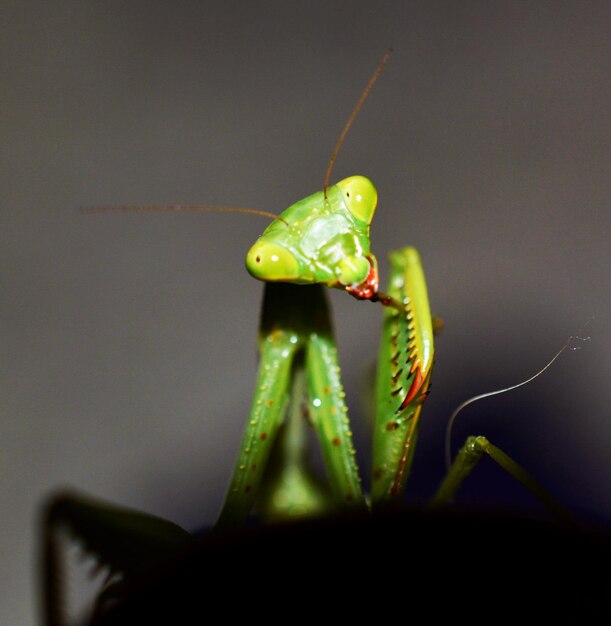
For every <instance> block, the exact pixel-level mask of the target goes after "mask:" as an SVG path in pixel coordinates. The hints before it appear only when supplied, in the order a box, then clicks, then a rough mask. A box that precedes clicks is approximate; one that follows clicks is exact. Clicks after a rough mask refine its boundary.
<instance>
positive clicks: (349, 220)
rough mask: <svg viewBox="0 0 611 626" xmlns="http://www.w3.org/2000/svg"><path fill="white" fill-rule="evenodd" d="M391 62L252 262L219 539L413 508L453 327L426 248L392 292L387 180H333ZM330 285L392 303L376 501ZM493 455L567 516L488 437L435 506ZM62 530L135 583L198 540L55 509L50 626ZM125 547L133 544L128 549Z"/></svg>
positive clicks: (387, 317)
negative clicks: (443, 315)
mask: <svg viewBox="0 0 611 626" xmlns="http://www.w3.org/2000/svg"><path fill="white" fill-rule="evenodd" d="M389 56H390V51H389V52H387V53H386V55H385V56H384V58H383V59H382V61H381V62H380V64H379V65H378V67H377V68H376V70H375V72H374V74H373V76H372V77H371V79H370V80H369V82H368V84H367V86H366V88H365V90H364V91H363V93H362V95H361V98H360V100H359V102H358V103H357V105H356V107H355V109H354V111H353V113H352V115H351V116H350V118H349V120H348V122H347V124H346V126H345V128H344V131H343V132H342V135H341V136H340V139H339V141H338V143H337V145H336V147H335V149H334V151H333V154H332V157H331V159H330V162H329V166H328V168H327V172H326V175H325V180H324V183H323V188H322V190H321V191H318V192H316V193H314V194H312V195H310V196H308V197H307V198H305V199H303V200H300V201H298V202H296V203H294V204H292V205H291V206H290V207H289V208H288V209H286V210H285V211H284V212H282V213H281V214H280V215H279V216H274V219H273V221H272V222H271V224H270V225H269V226H268V227H267V228H266V229H265V231H264V233H263V234H262V235H261V237H260V238H259V239H258V240H257V241H256V242H255V243H254V244H253V245H252V247H251V248H250V250H249V252H248V253H247V256H246V268H247V270H248V272H249V273H250V274H251V275H252V276H253V277H255V278H256V279H259V280H261V281H264V282H265V293H264V300H263V308H262V315H261V326H260V332H259V352H260V363H259V374H258V379H257V383H256V388H255V393H254V397H253V401H252V408H251V411H250V415H249V417H248V420H247V425H246V430H245V433H244V436H243V440H242V445H241V447H240V450H239V453H238V457H237V461H236V465H235V470H234V474H233V477H232V479H231V483H230V486H229V490H228V493H227V497H226V500H225V504H224V506H223V509H222V511H221V513H220V516H219V519H218V521H217V524H216V526H215V532H218V533H221V532H223V531H226V530H228V529H235V528H240V527H242V526H243V525H244V524H245V523H246V521H247V519H248V517H249V515H250V514H251V512H252V511H253V509H255V508H257V510H258V512H259V514H260V515H261V516H262V517H264V518H272V519H286V518H292V517H296V516H303V515H322V514H328V513H332V512H346V511H347V512H355V513H359V512H362V511H366V510H371V511H374V512H375V511H376V510H377V509H383V508H385V507H388V506H390V505H392V504H396V503H400V502H401V501H402V497H403V494H404V491H405V487H406V483H407V480H408V477H409V474H410V468H411V464H412V461H413V458H414V450H415V444H416V440H417V436H418V426H419V422H420V419H421V414H422V410H423V406H424V403H425V400H426V396H427V394H428V392H429V387H430V382H431V376H432V370H433V361H434V355H435V351H434V341H435V339H434V334H435V332H434V331H435V330H436V327H437V326H438V325H439V324H438V322H437V321H436V320H435V318H433V316H432V314H431V311H430V307H429V299H428V293H427V287H426V281H425V276H424V271H423V268H422V263H421V260H420V255H419V254H418V252H417V251H416V250H415V249H414V248H413V247H405V248H402V249H400V250H396V251H394V252H392V253H391V254H390V256H389V261H390V268H391V269H390V277H389V280H388V287H387V291H386V292H381V291H380V289H379V275H378V262H377V259H376V256H375V255H374V253H373V251H372V250H371V245H370V240H369V230H370V226H371V224H372V221H373V218H374V215H375V211H376V208H377V200H378V193H377V190H376V188H375V186H374V184H373V183H372V182H371V181H370V180H369V179H368V178H366V177H364V176H359V175H355V176H350V177H348V178H345V179H343V180H341V181H339V182H337V183H336V184H334V185H330V184H329V181H330V176H331V171H332V166H333V164H334V162H335V159H336V157H337V154H338V152H339V149H340V147H341V144H342V142H343V139H344V137H345V135H346V133H347V130H348V128H349V127H350V126H351V124H352V122H353V120H354V118H355V116H356V114H357V113H358V111H359V110H360V108H361V106H362V104H363V101H364V100H365V98H366V97H367V95H368V94H369V92H370V91H371V88H372V87H373V84H374V83H375V81H376V80H377V78H378V76H379V74H380V72H381V70H382V67H383V66H384V64H385V63H386V62H387V61H388V58H389ZM143 208H146V207H143ZM153 208H154V207H153ZM168 208H171V209H172V210H177V209H180V208H181V207H166V209H168ZM185 208H188V207H185ZM191 208H193V209H196V210H197V209H198V207H191ZM199 208H200V209H202V210H206V208H205V207H199ZM329 287H330V288H336V289H341V290H344V291H347V292H348V294H350V296H352V297H354V298H355V299H357V300H369V301H372V302H379V303H381V304H382V305H383V307H384V319H383V329H382V339H381V343H380V350H379V365H378V373H377V379H376V404H377V409H376V418H375V426H374V435H373V462H372V477H371V485H372V487H371V493H370V494H369V495H367V494H365V493H364V491H363V488H362V483H361V476H360V473H359V470H358V467H357V464H356V461H355V450H354V445H353V443H352V433H351V427H350V422H349V419H348V415H347V408H346V404H345V400H344V396H345V394H344V391H343V386H342V382H341V375H340V367H339V362H338V357H337V349H336V346H335V342H334V338H333V332H332V324H331V320H330V314H329V309H328V305H327V301H326V294H325V290H326V289H327V288H329ZM308 426H310V427H311V428H312V429H313V430H314V432H315V433H316V436H317V439H318V442H319V445H320V448H321V450H322V456H323V460H324V464H325V469H326V477H327V480H326V483H323V484H321V482H320V480H319V479H318V478H317V477H316V475H315V474H314V473H313V472H312V471H311V469H310V467H309V464H308V453H309V440H308V431H307V429H308ZM484 454H487V455H489V456H490V457H491V458H492V459H493V460H495V461H496V462H497V463H499V465H501V466H502V467H503V468H504V469H505V470H507V471H508V472H509V473H510V474H511V475H512V476H514V477H515V478H516V479H517V480H518V481H520V482H521V483H522V484H524V485H525V486H526V487H527V488H528V489H530V490H531V491H533V492H534V493H535V495H537V496H538V497H539V498H540V499H541V500H543V501H544V502H545V503H546V504H547V505H548V506H549V507H550V508H552V509H553V510H555V511H556V512H561V509H560V507H559V506H558V505H556V504H555V502H554V501H553V499H552V498H551V497H550V496H548V495H547V493H546V492H545V491H544V490H543V489H542V488H541V487H540V486H539V485H538V484H537V483H536V481H534V479H532V478H531V477H530V476H529V475H528V474H527V473H526V472H525V471H524V470H523V468H521V467H520V466H519V465H518V464H517V463H516V462H515V461H513V460H512V459H511V458H510V457H508V456H507V455H506V454H505V453H504V452H502V451H501V450H500V449H499V448H497V447H496V446H494V445H492V444H491V443H490V442H489V441H488V440H487V439H485V438H484V437H470V438H469V439H468V440H467V442H466V443H465V445H464V446H463V447H462V448H461V450H460V451H459V453H458V455H457V456H456V458H455V460H454V461H453V463H452V464H451V466H450V468H449V471H448V473H447V476H446V478H445V479H444V481H443V482H442V484H441V486H440V487H439V490H438V491H437V493H436V495H435V496H434V498H433V501H432V504H433V505H437V506H439V505H442V504H446V503H449V502H451V501H452V499H453V497H454V495H455V494H456V492H457V490H458V489H459V487H460V486H461V484H462V482H463V481H464V480H465V478H466V477H467V476H468V474H469V473H470V471H471V470H472V469H473V467H474V466H475V464H476V463H477V462H478V460H479V459H480V458H481V457H482V455H484ZM58 526H67V527H69V528H70V529H71V530H72V532H73V534H75V535H76V536H78V537H79V538H81V539H82V540H83V541H84V543H85V544H86V545H87V546H89V548H90V549H91V550H92V551H93V552H94V553H95V554H96V555H97V556H98V557H99V559H100V561H102V562H104V563H107V564H109V565H110V567H111V570H113V571H122V572H124V573H125V576H126V578H129V576H130V575H131V574H133V575H137V574H139V573H142V572H143V571H144V570H146V568H147V567H148V566H149V565H150V564H151V563H156V562H158V560H159V559H162V558H166V557H167V556H168V555H171V554H172V553H173V551H174V550H178V549H182V548H184V547H185V546H190V545H191V542H192V539H191V537H190V535H188V533H186V532H185V531H183V530H182V529H180V528H178V527H177V526H174V525H173V524H171V523H169V522H166V521H164V520H159V519H157V518H154V517H152V516H148V515H145V514H140V513H134V512H131V511H125V510H122V509H119V508H112V507H107V506H102V505H99V504H97V503H95V502H91V501H88V500H86V499H81V498H76V497H73V496H66V495H64V496H62V497H60V498H58V499H56V500H54V501H53V502H52V503H51V505H50V506H49V508H48V509H47V513H46V524H45V531H44V532H45V558H44V563H45V565H44V577H43V578H44V597H45V613H46V619H47V623H48V624H49V625H50V626H59V625H60V624H63V620H62V617H61V614H60V613H61V611H60V609H59V608H58V604H59V601H58V598H59V596H60V595H61V590H60V588H59V582H58V578H59V576H58V570H59V564H58V562H59V555H58V549H57V546H56V544H55V542H54V538H53V530H54V528H56V527H58ZM119 543H121V545H122V546H123V547H122V548H121V549H118V548H116V546H117V545H119ZM126 546H127V547H126Z"/></svg>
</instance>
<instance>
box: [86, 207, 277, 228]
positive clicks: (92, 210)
mask: <svg viewBox="0 0 611 626" xmlns="http://www.w3.org/2000/svg"><path fill="white" fill-rule="evenodd" d="M81 211H82V212H83V213H135V212H138V211H150V212H156V211H157V212H177V213H178V212H180V211H196V212H202V213H245V214H247V215H259V216H261V217H265V218H267V219H272V220H280V221H281V222H284V223H285V224H286V225H287V226H288V223H287V221H286V220H284V219H282V218H281V217H280V216H279V215H276V214H275V213H270V212H269V211H259V209H242V208H240V207H227V206H206V205H197V204H196V205H185V204H168V205H156V204H149V205H143V206H97V207H85V208H82V209H81Z"/></svg>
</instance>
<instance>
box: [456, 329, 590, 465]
mask: <svg viewBox="0 0 611 626" xmlns="http://www.w3.org/2000/svg"><path fill="white" fill-rule="evenodd" d="M576 339H579V340H580V341H589V340H590V337H579V336H574V335H571V336H570V337H569V338H568V339H567V341H566V343H565V344H564V345H563V346H562V348H560V350H558V352H556V354H555V355H554V356H553V357H552V358H551V360H550V361H548V363H547V364H546V365H545V366H544V367H542V368H541V369H540V370H539V371H538V372H537V373H536V374H533V375H532V376H531V377H530V378H527V379H526V380H523V381H522V382H521V383H518V384H517V385H511V387H504V388H503V389H496V390H495V391H488V392H487V393H482V394H480V395H478V396H473V397H472V398H469V399H468V400H465V401H464V402H463V403H462V404H460V405H459V406H458V407H457V408H456V410H455V411H454V413H452V415H451V416H450V419H449V420H448V425H447V428H446V441H445V449H446V469H447V470H449V469H450V465H452V426H453V425H454V422H455V421H456V417H457V416H458V414H459V413H460V412H461V411H462V410H463V409H464V408H465V407H467V406H469V405H470V404H473V403H474V402H477V401H478V400H483V399H484V398H489V397H490V396H496V395H499V394H501V393H506V392H507V391H513V390H514V389H517V388H518V387H522V386H523V385H527V384H528V383H530V382H532V381H533V380H535V378H538V377H539V376H541V374H543V372H545V370H546V369H547V368H548V367H550V366H551V365H552V363H553V362H554V361H555V360H556V359H557V358H558V357H559V356H560V355H561V354H562V353H563V352H564V351H565V350H566V349H567V348H569V347H570V348H571V350H579V348H580V346H571V343H572V342H573V341H574V340H576Z"/></svg>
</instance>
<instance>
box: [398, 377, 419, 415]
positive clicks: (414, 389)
mask: <svg viewBox="0 0 611 626" xmlns="http://www.w3.org/2000/svg"><path fill="white" fill-rule="evenodd" d="M423 382H424V379H423V378H422V372H421V371H420V368H418V369H416V372H415V374H414V379H413V380H412V384H411V386H410V388H409V391H408V392H407V395H406V396H405V400H403V402H402V403H401V406H400V407H399V409H398V410H399V411H402V410H403V409H404V408H405V407H406V406H407V405H408V404H409V403H410V402H411V401H412V400H413V399H414V398H415V397H416V396H417V395H418V392H419V391H420V389H421V388H422V383H423Z"/></svg>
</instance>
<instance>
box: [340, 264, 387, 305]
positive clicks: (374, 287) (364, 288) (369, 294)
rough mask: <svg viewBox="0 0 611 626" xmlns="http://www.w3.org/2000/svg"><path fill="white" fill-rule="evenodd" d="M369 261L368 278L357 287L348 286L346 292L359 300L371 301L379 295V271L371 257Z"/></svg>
mask: <svg viewBox="0 0 611 626" xmlns="http://www.w3.org/2000/svg"><path fill="white" fill-rule="evenodd" d="M367 260H368V261H369V274H367V278H365V280H364V281H363V282H362V283H361V284H360V285H357V286H356V287H351V286H349V285H348V286H347V287H346V291H347V292H348V293H349V294H350V295H352V296H354V297H355V298H357V300H371V299H374V298H375V296H376V294H377V293H378V288H379V286H380V277H379V276H378V270H377V269H376V266H375V263H374V262H373V260H372V258H371V257H367Z"/></svg>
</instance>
